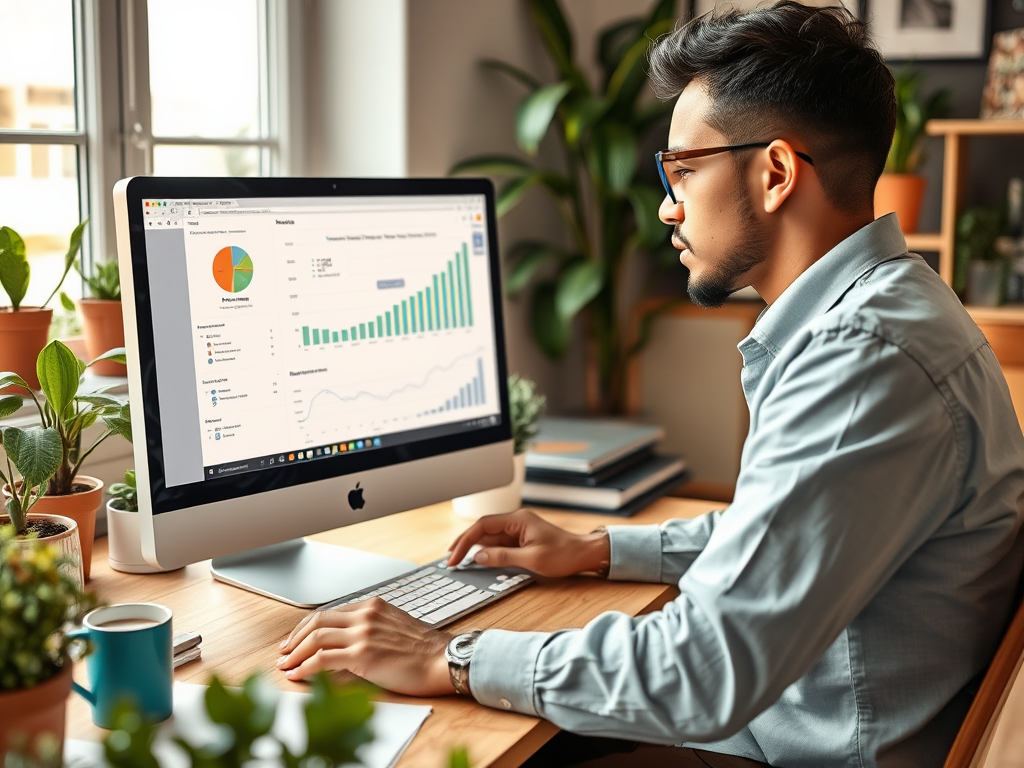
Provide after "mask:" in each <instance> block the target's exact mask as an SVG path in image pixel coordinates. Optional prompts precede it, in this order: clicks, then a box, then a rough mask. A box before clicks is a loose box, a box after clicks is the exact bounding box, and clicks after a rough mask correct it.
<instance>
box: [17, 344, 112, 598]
mask: <svg viewBox="0 0 1024 768" xmlns="http://www.w3.org/2000/svg"><path fill="white" fill-rule="evenodd" d="M97 359H98V360H105V359H111V360H119V361H121V362H124V359H125V356H124V349H113V350H110V351H109V352H107V353H106V354H104V355H101V356H100V357H99V358H97ZM95 362H96V361H95V360H94V361H93V363H95ZM91 364H92V363H90V365H91ZM87 367H88V366H87V365H86V364H85V363H84V362H82V361H81V360H79V359H78V358H77V357H75V354H74V353H73V352H72V351H71V350H70V349H68V347H67V346H66V345H65V344H63V343H62V342H60V341H52V342H50V343H49V344H47V345H46V346H45V347H44V348H43V350H42V351H41V352H40V353H39V357H38V358H37V360H36V373H37V375H38V378H39V382H40V386H41V388H42V392H43V395H44V396H45V397H44V399H43V400H40V399H39V398H38V397H36V395H35V393H34V392H32V390H31V389H29V387H28V383H27V382H26V381H25V379H24V378H23V377H22V376H21V375H19V374H17V373H13V372H8V373H0V392H3V391H4V390H7V393H5V394H0V418H3V417H5V416H8V415H10V414H11V413H14V412H15V411H17V410H18V409H19V408H21V406H22V405H23V403H24V397H23V396H22V395H21V394H15V393H11V392H10V390H11V389H18V388H21V389H22V390H27V391H28V395H29V397H31V399H32V402H33V403H34V404H35V406H36V410H37V411H38V413H39V420H40V424H39V425H38V426H36V427H29V428H27V429H20V428H17V427H4V428H2V429H0V440H2V442H3V447H4V448H5V450H6V452H7V465H6V468H0V480H2V482H3V484H4V493H5V495H6V496H7V501H6V511H7V514H8V515H9V516H10V519H11V522H12V523H13V524H14V527H15V529H16V531H18V533H19V534H21V535H24V534H25V533H27V532H28V523H29V522H30V521H29V518H28V513H29V512H30V511H31V510H35V511H36V512H44V513H50V514H59V515H64V516H66V517H70V518H72V519H73V520H74V521H75V522H76V523H78V526H79V535H80V537H81V543H82V569H83V571H84V573H85V578H86V579H88V578H89V572H90V568H91V563H92V539H93V536H94V533H95V529H96V511H97V510H98V509H99V507H100V504H101V503H102V500H103V482H102V481H100V480H98V479H96V478H93V477H85V476H81V475H79V474H78V472H79V469H81V467H82V463H83V462H84V461H85V460H86V459H87V458H88V457H89V454H91V453H92V452H93V451H94V450H95V449H96V447H97V446H98V445H99V444H100V443H102V442H103V441H104V440H106V439H107V438H109V437H112V436H113V435H121V436H122V437H124V438H126V439H127V440H131V437H132V432H131V413H130V410H129V406H128V404H127V402H125V399H124V398H123V397H119V396H116V395H110V394H106V393H104V392H102V391H101V392H94V393H90V394H79V388H80V387H81V385H82V382H83V374H84V373H85V369H86V368H87ZM98 421H102V422H103V424H104V427H105V428H104V429H103V431H102V432H101V433H100V435H99V436H98V437H97V438H96V439H95V440H94V441H93V442H92V444H91V445H90V446H89V447H88V448H85V449H84V450H83V448H82V436H83V432H84V431H85V430H86V429H88V428H89V427H91V426H92V425H93V424H96V423H97V422H98ZM15 470H16V471H17V475H20V482H19V481H18V476H16V475H15Z"/></svg>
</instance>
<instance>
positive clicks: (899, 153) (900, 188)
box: [875, 70, 953, 232]
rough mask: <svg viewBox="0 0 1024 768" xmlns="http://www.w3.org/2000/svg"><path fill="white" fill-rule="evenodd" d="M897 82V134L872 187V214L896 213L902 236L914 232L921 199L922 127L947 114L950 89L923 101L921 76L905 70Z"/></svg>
mask: <svg viewBox="0 0 1024 768" xmlns="http://www.w3.org/2000/svg"><path fill="white" fill-rule="evenodd" d="M894 77H895V79H896V87H895V91H896V131H895V133H893V137H892V145H891V146H890V147H889V155H888V156H887V157H886V159H885V171H884V172H883V174H882V178H881V179H879V182H878V186H877V187H875V214H876V215H881V214H883V213H889V212H890V211H896V215H897V216H898V217H899V219H900V225H901V227H902V228H903V231H904V232H916V231H917V219H918V216H919V214H920V211H921V201H922V200H923V199H924V187H925V179H924V177H923V176H919V175H917V172H918V170H919V169H920V167H921V164H922V163H923V162H924V139H925V127H926V126H927V124H928V121H929V120H933V119H935V118H940V117H945V116H946V115H947V114H949V100H950V98H951V96H952V94H953V92H952V90H951V89H950V88H941V89H939V90H937V91H935V92H933V93H932V94H931V95H929V96H927V97H925V96H923V95H922V94H921V93H920V90H921V82H922V79H923V78H924V73H923V72H919V71H913V70H904V71H900V72H896V73H894Z"/></svg>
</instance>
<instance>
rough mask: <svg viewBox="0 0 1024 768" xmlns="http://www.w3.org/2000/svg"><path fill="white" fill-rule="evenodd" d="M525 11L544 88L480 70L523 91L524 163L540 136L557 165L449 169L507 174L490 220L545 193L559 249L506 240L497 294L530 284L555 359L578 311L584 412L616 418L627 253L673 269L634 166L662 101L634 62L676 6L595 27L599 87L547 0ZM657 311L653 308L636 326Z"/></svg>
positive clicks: (519, 124)
mask: <svg viewBox="0 0 1024 768" xmlns="http://www.w3.org/2000/svg"><path fill="white" fill-rule="evenodd" d="M527 5H528V7H529V10H530V14H531V17H532V19H533V21H534V24H535V26H536V28H537V31H538V33H539V34H540V37H541V39H542V41H543V43H544V46H545V48H546V50H547V52H548V54H549V56H550V57H551V59H552V61H553V63H554V66H555V71H556V78H557V79H556V81H555V82H553V83H543V82H541V81H540V80H538V79H536V78H535V77H533V75H531V74H529V73H527V72H524V71H523V70H521V69H519V68H517V67H514V66H512V65H511V64H507V63H505V62H500V61H486V62H484V64H485V66H487V67H490V68H492V69H495V70H497V71H498V72H502V73H504V74H505V75H507V76H509V77H511V78H512V79H513V80H514V81H516V82H517V83H518V84H519V85H521V86H523V87H524V88H525V89H526V91H527V93H526V96H525V97H524V98H523V100H522V101H521V102H520V104H519V109H518V112H517V114H516V121H515V133H516V139H517V141H518V143H519V146H520V148H521V149H522V150H523V152H524V153H525V154H526V155H527V156H528V158H535V157H536V155H537V151H538V148H539V146H540V143H541V141H542V139H543V138H544V137H545V136H546V135H548V134H549V133H551V134H554V136H555V137H556V140H557V142H558V144H559V145H560V149H561V162H560V164H559V165H558V166H557V167H554V166H552V167H549V166H545V165H543V164H541V163H540V162H539V161H537V160H535V159H533V160H531V159H527V158H523V157H515V156H506V155H487V156H480V157H473V158H469V159H466V160H463V161H462V162H460V163H458V164H457V165H455V166H454V167H453V168H452V169H451V173H455V174H484V175H492V176H505V177H508V181H507V182H506V183H505V184H504V186H503V187H502V188H501V190H500V191H499V193H498V201H497V206H498V214H499V215H503V214H505V213H507V212H508V211H509V210H511V209H512V208H513V207H514V206H515V205H516V204H517V203H518V202H519V201H520V200H521V199H522V198H523V196H524V195H525V194H526V193H527V191H528V190H530V189H532V188H538V189H542V190H543V191H544V192H545V193H547V196H548V197H549V198H550V200H551V202H552V204H553V205H554V207H555V209H556V211H557V212H558V214H559V215H560V216H561V218H562V220H563V221H564V223H565V228H566V230H567V232H568V240H569V245H567V246H565V245H562V244H560V243H550V242H541V241H539V240H535V239H529V240H523V241H520V242H517V243H515V244H513V245H512V247H511V248H510V249H509V251H508V257H509V258H510V259H511V261H512V262H513V264H512V268H511V273H510V276H509V280H508V286H507V288H508V292H509V293H510V295H513V296H515V295H516V294H518V293H519V292H520V291H522V290H523V289H524V288H525V287H526V286H527V285H528V284H530V283H532V284H533V291H532V295H531V299H530V302H531V308H530V314H531V329H532V333H533V337H534V339H535V341H536V342H537V344H538V345H539V347H540V348H541V350H543V352H544V353H545V354H546V355H548V356H549V357H551V358H554V359H558V358H561V357H562V356H563V355H564V354H565V351H566V348H567V347H568V344H569V339H570V336H571V326H572V323H573V319H574V318H575V317H576V316H577V315H579V314H581V313H582V314H583V319H584V331H585V338H586V353H587V360H588V386H587V401H588V408H589V409H590V410H591V411H593V412H604V413H621V412H623V411H624V409H625V381H626V368H627V363H628V361H629V359H630V358H631V357H632V356H633V355H634V354H636V352H638V351H639V348H640V346H641V344H642V339H643V338H644V335H645V334H640V337H639V340H634V339H630V338H627V334H626V332H625V320H626V319H627V315H628V312H627V308H626V307H625V306H623V304H624V297H623V295H622V292H621V286H622V284H623V276H624V273H625V272H626V270H627V265H628V264H629V263H630V260H631V257H632V256H633V255H634V254H635V253H636V252H638V251H642V252H646V253H648V254H651V255H654V256H655V260H654V265H653V267H654V268H655V269H656V268H657V267H664V266H670V265H675V264H676V259H677V256H678V254H677V253H676V251H675V250H674V249H673V248H672V247H671V245H670V243H669V240H668V238H669V234H670V230H669V228H668V227H665V226H664V225H663V224H662V223H661V221H660V220H659V218H658V207H659V205H660V204H661V201H662V199H663V198H664V192H663V191H662V190H661V188H660V186H657V185H656V183H654V182H655V181H656V177H654V176H653V173H654V166H653V163H650V162H646V161H645V153H644V152H643V151H642V150H646V149H647V146H646V143H645V137H647V135H648V134H649V133H650V131H651V130H652V128H654V127H655V126H656V125H657V124H658V123H659V121H661V120H662V119H663V118H665V117H666V116H667V115H668V114H669V112H670V111H671V104H670V103H661V102H659V101H656V100H653V99H649V98H644V95H645V92H646V87H645V86H646V81H647V78H646V73H645V65H646V62H647V53H648V50H649V48H650V47H651V45H652V44H653V42H654V40H656V39H657V38H658V37H659V36H660V35H662V34H664V33H665V32H668V31H669V30H671V28H672V26H673V24H674V20H675V10H676V3H675V0H658V1H657V2H656V4H655V6H654V8H653V9H652V10H651V11H650V13H649V14H648V15H647V16H645V17H636V18H631V19H627V20H624V21H621V22H617V23H616V24H615V25H613V26H611V27H609V28H607V29H605V30H603V31H602V32H601V34H600V37H599V39H598V45H597V50H598V62H599V64H600V67H601V78H600V84H599V86H598V87H593V86H592V85H591V84H589V83H588V82H587V79H586V77H585V76H584V73H583V69H582V67H580V65H579V64H578V63H577V61H576V59H575V52H574V40H573V36H572V33H571V32H570V30H569V26H568V24H567V23H566V20H565V16H564V14H563V13H562V9H561V7H560V5H559V3H558V0H528V2H527ZM644 171H650V173H649V174H648V173H645V172H644ZM647 177H650V181H647V180H645V179H646V178H647ZM660 308H661V307H660V306H659V305H658V304H654V305H652V306H651V309H649V310H647V311H646V314H645V316H644V317H643V318H642V320H641V327H645V326H646V324H647V323H648V322H649V320H650V319H651V317H653V315H654V314H655V313H656V312H657V311H658V310H659V309H660Z"/></svg>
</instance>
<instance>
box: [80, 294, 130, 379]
mask: <svg viewBox="0 0 1024 768" xmlns="http://www.w3.org/2000/svg"><path fill="white" fill-rule="evenodd" d="M78 311H79V312H81V313H82V328H83V329H84V330H85V353H86V355H87V356H88V359H87V360H86V362H89V361H90V360H95V359H96V358H97V357H99V356H100V355H102V354H103V353H104V352H107V351H109V350H111V349H114V348H115V347H123V346H124V320H123V318H122V316H121V302H120V301H113V300H110V299H82V300H81V301H79V302H78ZM89 370H90V371H92V372H93V373H96V374H98V375H100V376H125V375H127V372H126V370H127V369H126V368H125V365H124V363H115V362H114V361H113V360H102V361H100V362H98V363H96V365H93V366H91V367H90V368H89Z"/></svg>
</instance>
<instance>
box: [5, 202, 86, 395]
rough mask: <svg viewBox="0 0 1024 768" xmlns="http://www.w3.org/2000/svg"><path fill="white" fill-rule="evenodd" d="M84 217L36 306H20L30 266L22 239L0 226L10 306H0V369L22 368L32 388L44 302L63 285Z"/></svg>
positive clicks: (47, 312)
mask: <svg viewBox="0 0 1024 768" xmlns="http://www.w3.org/2000/svg"><path fill="white" fill-rule="evenodd" d="M87 223H88V219H86V220H85V221H83V222H82V223H81V224H79V225H78V226H77V227H75V229H74V231H73V232H72V233H71V242H70V243H69V244H68V250H67V253H66V254H65V255H64V271H63V272H62V273H61V276H60V280H59V281H58V282H57V285H56V286H54V289H53V291H52V292H51V293H50V295H49V297H48V298H47V299H46V301H44V302H43V303H42V305H40V306H38V307H26V306H23V305H22V303H21V302H22V301H23V300H24V298H25V294H26V293H27V292H28V286H29V278H30V277H31V275H32V269H31V267H30V265H29V263H28V256H27V254H26V250H25V241H24V240H23V239H22V238H21V235H19V234H18V233H17V232H15V231H14V230H13V229H11V228H10V227H0V286H2V288H3V290H4V292H5V293H6V294H7V298H8V300H9V301H10V306H7V307H0V371H24V374H23V375H24V377H25V381H27V382H28V384H29V386H30V387H32V388H33V389H38V388H39V381H38V380H37V378H36V374H35V370H34V363H35V360H36V355H38V354H39V350H40V349H42V348H43V345H44V344H46V337H47V335H48V333H49V331H50V321H51V320H52V319H53V310H52V309H47V304H49V303H50V301H51V300H52V299H53V297H54V296H56V295H57V291H59V290H60V287H61V286H62V285H63V284H64V278H66V277H67V276H68V272H69V271H70V270H71V267H72V265H73V264H74V263H75V261H76V259H77V258H78V251H79V249H80V248H81V246H82V232H83V230H84V229H85V225H86V224H87Z"/></svg>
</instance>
